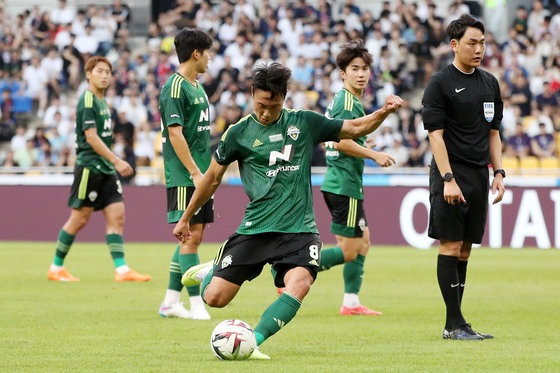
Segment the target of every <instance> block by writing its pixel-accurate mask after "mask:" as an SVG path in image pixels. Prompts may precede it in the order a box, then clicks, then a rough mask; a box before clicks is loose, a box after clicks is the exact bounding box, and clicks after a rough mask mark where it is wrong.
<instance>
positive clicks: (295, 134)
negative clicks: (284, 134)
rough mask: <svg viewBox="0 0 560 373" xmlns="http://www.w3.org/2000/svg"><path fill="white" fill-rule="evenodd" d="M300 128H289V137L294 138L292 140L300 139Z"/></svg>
mask: <svg viewBox="0 0 560 373" xmlns="http://www.w3.org/2000/svg"><path fill="white" fill-rule="evenodd" d="M299 134H300V132H299V128H297V127H296V126H289V127H288V136H290V137H291V138H292V140H294V141H296V140H297V139H298V137H299Z"/></svg>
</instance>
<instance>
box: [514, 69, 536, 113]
mask: <svg viewBox="0 0 560 373" xmlns="http://www.w3.org/2000/svg"><path fill="white" fill-rule="evenodd" d="M531 96H532V95H531V90H530V89H529V83H528V82H527V78H526V77H525V74H521V73H517V74H516V76H515V78H514V81H513V86H512V87H511V102H512V103H513V104H514V105H517V106H518V107H519V109H521V116H522V117H524V116H527V115H529V114H531Z"/></svg>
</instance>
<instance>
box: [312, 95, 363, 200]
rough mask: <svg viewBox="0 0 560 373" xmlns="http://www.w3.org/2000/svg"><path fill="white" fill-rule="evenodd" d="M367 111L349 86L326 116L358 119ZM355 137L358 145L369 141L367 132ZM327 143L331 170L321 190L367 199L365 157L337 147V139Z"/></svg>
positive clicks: (331, 106)
mask: <svg viewBox="0 0 560 373" xmlns="http://www.w3.org/2000/svg"><path fill="white" fill-rule="evenodd" d="M365 115H366V113H365V111H364V107H363V106H362V103H361V102H360V100H358V98H356V96H354V95H353V94H352V93H350V92H349V91H348V90H346V89H345V88H343V89H342V90H340V91H339V92H338V93H337V94H336V95H335V96H334V99H333V100H332V102H331V103H330V105H329V107H328V108H327V113H326V116H327V117H329V118H339V119H354V118H360V117H363V116H365ZM354 141H356V143H358V145H361V146H363V145H364V144H365V142H366V137H365V136H364V137H362V138H359V139H357V140H354ZM325 147H326V158H327V173H326V175H325V179H324V180H323V185H322V186H321V190H322V191H324V192H330V193H334V194H339V195H343V196H347V197H351V198H355V199H364V192H363V183H362V174H363V172H364V159H363V158H357V157H352V156H349V155H346V154H344V153H342V152H339V151H338V150H336V149H335V148H334V143H333V142H327V143H326V144H325Z"/></svg>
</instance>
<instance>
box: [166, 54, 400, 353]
mask: <svg viewBox="0 0 560 373" xmlns="http://www.w3.org/2000/svg"><path fill="white" fill-rule="evenodd" d="M290 75H291V71H290V70H289V69H288V68H286V67H284V66H282V65H280V64H279V63H272V64H270V65H267V66H265V65H259V66H257V67H256V68H255V71H254V77H253V86H252V88H251V93H252V96H253V105H254V113H253V114H251V115H248V116H246V117H245V118H243V119H241V120H240V121H239V122H238V123H236V124H234V125H232V126H230V127H229V128H228V130H227V131H226V132H225V133H224V134H223V136H222V138H221V141H220V143H219V145H218V148H217V150H216V152H215V153H214V158H213V159H212V162H211V163H210V167H209V168H208V171H206V173H205V174H204V177H203V178H202V181H201V184H200V187H199V188H197V189H196V191H195V193H194V195H193V197H192V199H191V201H190V203H189V205H188V206H187V209H186V210H185V213H184V214H183V216H182V217H181V219H180V220H179V222H178V223H177V225H176V226H175V229H174V230H173V234H174V235H175V237H177V238H178V239H179V240H180V241H181V242H186V241H188V240H189V239H190V236H191V232H189V221H190V219H191V218H192V216H193V214H194V213H195V212H196V211H197V210H198V209H199V208H200V207H201V206H202V205H203V204H204V203H205V202H206V201H207V200H208V199H210V197H211V196H212V195H213V194H214V192H215V191H216V189H217V188H218V186H219V185H220V182H221V180H222V177H223V175H224V173H225V172H226V170H227V167H228V165H229V164H230V163H232V162H234V161H237V162H238V164H239V170H240V174H241V181H242V183H243V187H244V189H245V192H246V193H247V195H248V197H249V200H250V202H249V204H248V205H247V208H246V210H245V216H244V218H243V221H242V222H241V225H240V226H239V228H238V229H237V230H236V232H235V233H234V234H233V235H231V236H230V237H229V239H228V240H227V241H226V242H225V243H224V244H223V245H222V247H221V248H220V249H219V251H218V253H217V255H216V258H215V260H214V261H213V262H209V263H204V264H200V265H198V266H195V267H192V268H191V269H190V270H188V271H187V272H186V273H185V275H184V276H183V284H184V285H189V284H197V283H202V296H203V299H204V301H205V302H206V303H207V304H208V305H209V306H211V307H224V306H225V305H227V304H228V303H229V302H230V301H231V300H232V299H233V298H234V297H235V295H236V294H237V292H238V291H239V289H240V287H241V285H242V284H243V282H245V281H247V280H252V279H254V278H255V277H257V276H258V275H259V274H260V272H261V271H262V268H263V266H264V265H265V264H266V263H270V264H271V265H272V267H273V268H274V270H275V271H276V276H275V285H276V286H278V287H284V286H285V291H284V293H283V294H282V295H281V296H280V297H279V298H278V299H277V300H276V301H274V302H273V303H272V304H271V305H270V306H269V307H268V308H267V309H266V310H265V311H264V313H263V315H262V317H261V320H260V322H259V324H258V325H257V326H256V328H255V336H256V339H257V344H258V345H260V344H262V343H263V342H264V341H265V340H266V339H267V338H269V337H270V336H272V335H273V334H274V333H276V332H277V331H278V330H280V328H281V327H283V326H284V325H285V324H287V323H288V322H289V321H290V320H291V319H292V318H293V317H294V316H295V314H296V313H297V311H298V309H299V307H300V305H301V302H302V300H303V298H304V297H305V296H306V295H307V293H308V292H309V290H310V287H311V284H312V283H313V282H314V280H315V278H316V276H317V271H318V269H319V266H320V262H321V240H320V238H319V233H318V231H317V226H316V224H315V215H314V212H313V194H312V191H311V155H312V152H313V148H314V147H315V145H316V144H318V143H321V142H326V141H339V140H340V139H346V138H354V139H357V138H360V137H362V136H365V135H366V134H368V133H370V132H372V131H374V130H375V129H377V127H379V125H380V124H381V123H382V122H383V120H384V119H385V118H386V117H387V115H389V113H391V112H394V111H395V110H397V109H398V108H399V107H400V106H401V104H402V100H401V98H400V97H397V96H390V97H388V98H387V100H386V102H385V105H384V106H383V108H381V109H379V110H377V111H376V112H375V113H372V114H370V115H368V116H365V117H362V118H357V119H353V120H342V119H329V118H326V117H324V116H322V115H320V114H317V113H315V112H313V111H306V110H302V111H295V110H288V109H284V108H283V104H284V98H285V97H286V93H287V89H288V88H287V87H288V80H289V78H290ZM251 358H253V359H269V357H268V356H266V355H265V354H263V353H262V352H260V351H259V350H258V349H257V350H255V352H253V355H252V356H251Z"/></svg>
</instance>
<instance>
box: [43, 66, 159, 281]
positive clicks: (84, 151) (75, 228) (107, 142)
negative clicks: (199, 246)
mask: <svg viewBox="0 0 560 373" xmlns="http://www.w3.org/2000/svg"><path fill="white" fill-rule="evenodd" d="M84 70H85V73H86V78H87V80H88V83H89V87H88V89H87V90H86V91H85V93H84V94H83V95H82V96H81V97H80V99H79V100H78V106H77V108H76V142H77V149H76V153H77V155H78V159H77V161H76V167H75V169H74V182H73V184H72V188H71V190H70V198H69V200H68V206H70V207H71V208H72V212H71V213H70V218H68V220H67V221H66V223H65V224H64V226H63V227H62V229H61V230H60V233H59V234H58V241H57V243H56V253H55V257H54V261H53V263H52V264H51V266H50V268H49V270H48V272H47V278H48V279H49V280H53V281H80V279H79V278H77V277H74V276H72V275H71V274H70V273H68V271H66V269H65V268H64V259H65V257H66V254H68V251H69V250H70V247H71V246H72V243H73V242H74V238H75V237H76V235H77V234H78V232H79V231H80V230H81V229H82V228H83V227H85V226H86V224H87V222H88V221H89V218H90V216H91V213H92V212H93V211H94V210H96V211H97V210H102V211H103V215H105V220H106V221H107V226H106V229H105V232H106V236H105V239H106V241H107V246H109V251H110V252H111V257H112V258H113V262H114V264H115V281H117V282H121V281H148V280H150V276H149V275H143V274H141V273H138V272H136V271H134V270H132V269H130V268H129V267H128V266H127V265H126V262H125V260H124V241H123V236H122V234H123V225H124V202H123V196H122V187H121V183H120V181H119V179H118V178H117V172H118V173H120V174H121V175H123V176H130V175H132V173H133V170H132V167H131V166H130V165H129V164H128V163H127V162H126V161H123V160H122V159H120V158H119V157H117V156H116V155H115V153H113V152H112V151H111V149H110V147H111V145H112V143H113V132H112V128H113V127H112V124H111V112H110V111H109V109H108V107H107V103H106V102H105V100H104V99H103V96H104V94H105V90H106V89H107V87H108V86H109V84H110V83H111V64H110V63H109V61H108V60H107V59H106V58H104V57H99V56H95V57H91V58H90V59H89V60H88V61H87V62H86V65H85V68H84Z"/></svg>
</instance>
